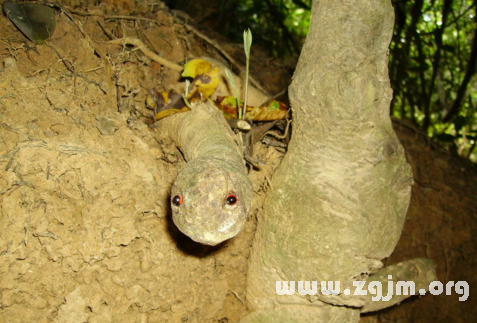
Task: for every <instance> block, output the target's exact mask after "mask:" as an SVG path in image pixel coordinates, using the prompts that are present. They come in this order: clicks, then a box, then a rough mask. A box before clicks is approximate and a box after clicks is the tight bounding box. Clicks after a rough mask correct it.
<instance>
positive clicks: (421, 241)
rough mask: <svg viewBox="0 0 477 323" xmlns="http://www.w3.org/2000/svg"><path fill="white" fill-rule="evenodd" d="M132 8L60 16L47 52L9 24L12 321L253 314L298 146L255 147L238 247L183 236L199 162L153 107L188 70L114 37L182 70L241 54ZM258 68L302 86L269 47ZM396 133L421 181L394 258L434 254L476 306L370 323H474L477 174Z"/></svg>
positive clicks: (272, 81) (445, 275)
mask: <svg viewBox="0 0 477 323" xmlns="http://www.w3.org/2000/svg"><path fill="white" fill-rule="evenodd" d="M131 3H132V2H131ZM131 3H130V2H121V3H119V4H115V5H113V4H108V3H102V4H100V5H94V4H93V3H91V4H89V5H86V4H83V5H82V6H79V5H78V3H77V4H76V5H75V4H74V3H68V4H67V5H68V6H67V7H65V8H66V9H67V10H68V11H69V13H70V14H71V18H73V19H71V18H70V17H68V16H67V15H65V13H64V12H61V11H58V16H57V22H58V25H57V29H56V31H55V33H54V35H53V36H52V37H51V39H50V40H49V41H48V42H47V43H46V44H41V45H34V44H33V43H32V42H30V41H28V40H27V39H26V38H25V37H24V36H23V35H22V34H21V33H20V32H19V31H18V30H17V29H16V28H15V27H14V26H13V24H12V23H11V22H10V21H9V20H8V19H7V18H6V17H5V16H4V15H0V37H1V39H0V61H1V62H2V66H1V67H0V322H91V323H93V322H222V323H225V322H238V321H239V320H240V319H241V318H242V317H243V316H245V315H246V314H247V313H248V310H247V308H246V306H245V298H246V289H245V278H246V271H247V258H248V256H249V253H250V247H251V244H252V240H253V234H254V229H255V224H256V218H257V214H259V212H260V209H261V205H262V202H263V199H264V197H265V195H266V192H267V189H268V185H267V182H268V181H267V178H270V177H271V176H272V174H273V171H274V170H275V169H276V167H277V166H278V165H279V163H280V160H281V158H282V157H283V153H284V151H283V149H281V148H273V147H267V146H265V145H263V144H261V143H258V144H257V145H256V146H255V154H256V157H257V158H258V159H262V160H264V161H266V162H267V164H266V166H264V167H263V168H262V169H261V170H251V173H250V177H251V179H252V181H253V185H254V190H255V196H254V204H253V210H252V212H251V213H250V216H249V219H248V222H247V225H246V227H245V229H244V231H243V232H242V233H241V234H239V235H238V236H237V237H236V238H234V239H231V240H230V241H227V242H225V243H223V244H221V245H219V246H217V247H214V248H211V247H204V246H200V245H198V244H195V243H194V242H192V241H190V240H189V239H188V238H187V237H185V236H183V235H182V234H181V233H180V232H178V230H177V229H176V228H175V227H174V225H173V223H172V221H171V219H170V208H169V199H170V196H169V194H170V187H171V184H172V182H173V180H174V178H175V176H176V174H177V172H178V170H179V169H180V168H181V167H182V166H183V165H184V164H185V161H184V160H183V157H182V155H181V153H180V151H179V150H178V149H177V148H176V147H175V146H174V144H173V143H172V142H171V140H170V139H169V138H168V137H167V136H165V135H163V134H162V133H161V130H160V129H157V128H155V127H154V126H151V125H150V121H151V120H152V116H153V113H154V112H153V111H151V110H148V109H147V108H146V105H145V100H146V96H147V94H148V92H149V90H150V89H157V90H160V91H162V90H168V89H170V87H171V86H173V85H174V84H178V83H180V82H181V80H180V73H178V72H177V71H173V70H171V69H168V68H165V67H163V66H161V65H160V64H158V63H156V62H154V61H152V60H151V59H150V58H148V57H147V56H145V55H144V54H143V53H142V52H141V50H140V49H137V48H134V47H133V46H128V45H112V44H108V43H107V42H108V41H109V40H110V39H111V38H122V37H133V38H138V39H141V40H142V42H143V43H144V44H146V46H148V47H149V48H150V49H151V50H153V51H154V52H156V53H157V54H159V55H160V56H161V57H164V58H166V59H167V60H169V61H171V62H174V63H178V64H180V63H183V62H185V61H187V60H188V59H191V58H194V57H200V56H208V57H213V58H215V59H219V60H222V61H223V62H224V64H230V62H228V61H227V60H225V59H224V56H223V52H226V53H228V54H229V55H231V57H234V58H235V60H236V61H237V62H239V63H240V62H241V60H243V58H241V57H242V51H243V49H242V48H241V47H240V45H235V44H230V43H228V42H227V41H226V40H223V39H220V38H217V37H214V34H213V33H212V32H207V31H200V33H197V32H195V31H194V30H192V29H190V28H188V25H186V24H184V23H181V20H179V19H178V18H177V16H174V14H172V13H171V12H170V11H169V10H168V8H167V7H165V6H164V5H163V4H161V3H160V2H155V4H145V3H142V4H141V3H139V4H134V5H132V4H131ZM118 16H119V17H118ZM123 16H134V17H137V18H136V19H129V18H128V19H125V18H124V17H123ZM120 17H123V18H120ZM204 34H206V35H208V36H207V38H205V37H203V35H204ZM211 40H213V41H211ZM251 65H252V67H253V70H252V73H253V75H254V76H255V77H256V78H257V79H258V80H259V81H260V82H261V83H262V84H263V86H264V88H265V89H266V90H267V91H269V92H270V93H272V94H275V93H278V92H280V91H281V90H283V89H285V88H286V86H287V84H288V83H289V82H290V78H291V73H290V68H289V67H287V66H286V65H285V64H284V63H283V62H280V61H276V60H270V59H268V58H267V57H266V56H265V55H264V54H262V52H261V51H260V50H259V49H257V50H256V52H255V54H254V57H253V59H252V63H251ZM229 66H231V68H234V65H229ZM395 127H396V131H397V133H398V135H399V137H400V139H401V141H402V143H403V145H404V146H405V148H406V151H407V157H408V161H409V162H410V163H411V165H412V166H413V170H414V176H415V185H414V187H413V197H412V202H411V207H410V210H409V213H408V216H407V219H406V223H405V228H404V232H403V235H402V238H401V240H400V242H399V244H398V246H397V248H396V251H395V252H394V254H393V255H392V256H391V257H390V258H389V259H386V260H385V262H386V263H387V264H391V263H396V262H399V261H402V260H407V259H411V258H416V257H429V258H432V259H434V260H436V262H437V274H438V277H439V280H440V281H442V282H444V283H445V282H447V281H450V280H453V281H462V280H465V281H467V282H468V283H469V285H470V296H469V299H468V300H467V301H466V302H459V301H458V296H459V295H456V294H455V292H453V293H452V295H450V296H446V295H440V296H432V295H428V296H425V297H422V298H418V297H414V298H412V299H410V300H408V301H405V302H403V304H401V305H400V306H396V307H394V308H391V309H387V310H385V311H382V312H380V313H371V314H367V315H366V316H365V317H363V319H362V321H363V322H368V323H371V322H469V321H472V318H475V317H477V310H476V308H475V306H474V303H475V296H473V290H474V288H475V287H477V284H476V278H475V274H474V272H475V268H476V265H477V264H476V260H475V255H476V253H475V252H476V245H477V244H476V238H475V233H476V232H477V228H476V216H477V199H476V196H477V169H476V167H475V165H473V164H471V163H470V162H468V161H466V160H462V159H460V158H457V157H454V156H451V155H450V154H449V153H448V152H446V151H444V150H442V149H441V148H439V147H437V146H435V145H434V144H432V143H431V142H430V141H429V140H428V139H427V138H426V137H425V136H423V135H422V134H420V133H419V131H417V130H415V129H413V128H412V126H409V125H407V124H406V123H403V122H396V123H395Z"/></svg>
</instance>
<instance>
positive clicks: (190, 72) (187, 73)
mask: <svg viewBox="0 0 477 323" xmlns="http://www.w3.org/2000/svg"><path fill="white" fill-rule="evenodd" d="M211 68H212V65H211V64H210V63H209V62H206V61H204V60H203V59H193V60H191V61H188V62H187V63H186V64H185V65H184V71H183V72H182V77H192V78H195V77H196V76H197V75H201V74H204V73H207V72H208V71H210V70H211Z"/></svg>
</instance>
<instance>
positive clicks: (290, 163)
mask: <svg viewBox="0 0 477 323" xmlns="http://www.w3.org/2000/svg"><path fill="white" fill-rule="evenodd" d="M312 8H313V9H312V10H313V11H312V23H311V26H310V31H309V34H308V37H307V39H306V42H305V45H304V47H303V51H302V53H301V56H300V59H299V63H298V66H297V69H296V72H295V75H294V79H293V83H292V85H291V86H290V101H291V105H292V109H293V118H294V129H293V135H292V140H291V142H290V145H289V150H288V153H287V155H286V157H285V158H284V160H283V162H282V164H281V165H280V167H279V169H278V170H277V171H276V173H275V175H274V177H273V179H272V185H271V186H272V187H273V189H272V190H271V192H270V193H269V195H268V196H267V199H266V201H265V205H264V210H263V213H262V214H261V215H260V216H259V218H258V220H259V222H258V227H257V232H256V236H255V241H254V244H253V250H252V255H251V258H250V261H249V269H248V276H247V302H248V305H249V306H250V308H251V309H253V310H255V311H256V312H255V313H252V314H251V315H249V316H247V317H246V318H245V319H244V320H243V322H282V321H283V320H281V318H280V317H281V315H277V313H282V312H287V313H288V312H289V311H288V309H290V308H292V309H293V313H294V314H293V315H292V316H293V317H299V321H303V322H307V321H309V322H320V321H322V322H355V321H357V320H358V319H359V309H358V308H359V307H361V306H364V305H366V304H367V303H369V298H368V297H366V296H353V295H345V293H343V290H344V289H347V288H350V289H352V286H353V285H352V283H353V281H356V280H366V278H367V277H368V275H369V274H370V273H373V272H376V271H377V270H378V269H379V268H380V267H382V263H381V261H380V260H381V259H383V258H384V257H388V256H389V255H390V254H391V252H392V251H393V249H394V247H395V245H396V243H397V241H398V239H399V237H400V234H401V230H402V225H403V221H404V217H405V214H406V212H407V208H408V204H409V198H410V192H411V185H412V174H411V169H410V166H409V165H408V164H407V162H406V160H405V157H404V150H403V148H402V146H401V144H400V143H399V141H398V139H397V137H396V135H395V133H394V131H393V128H392V125H391V120H390V117H389V105H390V100H391V89H390V85H389V77H388V69H387V64H388V56H387V50H388V45H389V42H390V39H391V35H392V28H393V11H392V6H391V2H390V1H388V0H380V1H374V0H351V1H335V0H322V1H318V0H315V1H314V2H313V7H312ZM303 280H305V281H318V282H320V281H340V282H341V293H340V294H339V295H323V294H322V293H321V292H318V294H316V295H315V296H302V295H299V294H298V293H295V295H293V296H288V295H284V296H278V295H277V293H276V290H275V282H276V281H303ZM310 305H311V306H310ZM313 305H315V306H316V307H315V306H313ZM330 305H346V306H330ZM349 306H352V307H355V308H352V307H349ZM290 311H291V310H290ZM283 315H284V314H283ZM325 317H326V319H325ZM314 318H315V319H314ZM318 318H319V319H318ZM321 318H323V319H321ZM285 321H286V320H285Z"/></svg>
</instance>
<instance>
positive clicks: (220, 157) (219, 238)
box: [158, 101, 253, 246]
mask: <svg viewBox="0 0 477 323" xmlns="http://www.w3.org/2000/svg"><path fill="white" fill-rule="evenodd" d="M158 127H159V128H160V129H161V130H162V131H165V132H166V133H167V134H168V135H169V136H170V137H171V139H172V140H173V142H174V143H175V144H176V146H177V147H178V148H179V150H180V151H181V152H182V154H183V156H184V158H185V160H186V162H187V163H186V165H185V166H184V167H183V168H182V169H180V170H179V172H178V175H177V177H176V179H175V181H174V183H173V185H172V188H171V209H172V220H173V222H174V224H175V225H176V227H177V228H178V229H179V230H180V231H181V232H182V233H184V234H185V235H186V236H188V237H189V238H191V239H192V240H194V241H196V242H198V243H201V244H204V245H209V246H215V245H218V244H220V243H222V242H223V241H225V240H228V239H230V238H232V237H234V236H236V235H237V234H238V233H239V232H240V231H241V230H242V229H243V227H244V226H245V223H246V220H247V217H248V213H249V211H250V208H251V204H252V198H253V186H252V183H251V181H250V179H249V178H248V176H247V174H246V166H245V162H244V159H243V149H242V148H241V145H240V144H239V143H238V141H237V140H236V135H235V133H234V132H233V131H232V129H231V128H230V126H229V125H228V123H227V122H226V120H225V118H224V116H223V114H222V113H221V112H220V111H219V110H218V109H217V108H216V107H215V105H214V104H213V103H212V102H211V101H206V102H203V103H200V104H197V105H195V106H194V107H193V109H192V110H191V111H187V112H183V113H177V114H174V115H171V116H169V117H167V118H164V119H162V120H160V121H158Z"/></svg>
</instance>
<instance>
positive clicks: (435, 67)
mask: <svg viewBox="0 0 477 323" xmlns="http://www.w3.org/2000/svg"><path fill="white" fill-rule="evenodd" d="M451 8H452V0H445V1H444V6H443V8H442V24H441V26H440V27H439V28H436V30H435V37H434V39H435V42H436V51H435V53H434V60H433V62H432V77H431V80H430V82H429V91H428V92H427V100H426V104H425V106H424V122H423V125H422V128H423V129H424V131H426V130H427V128H429V125H430V123H431V112H430V110H431V101H432V94H433V92H434V86H435V83H436V78H437V72H438V71H439V64H440V61H441V57H442V47H443V42H442V36H443V34H444V29H445V28H446V27H447V18H448V16H449V13H450V11H451Z"/></svg>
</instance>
